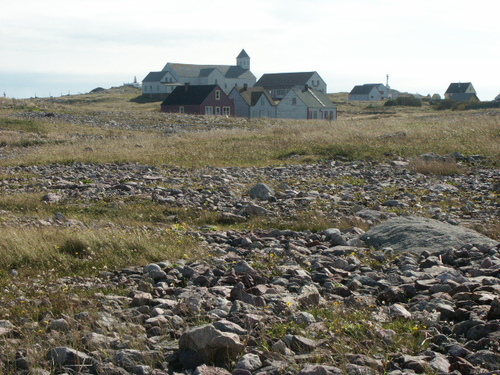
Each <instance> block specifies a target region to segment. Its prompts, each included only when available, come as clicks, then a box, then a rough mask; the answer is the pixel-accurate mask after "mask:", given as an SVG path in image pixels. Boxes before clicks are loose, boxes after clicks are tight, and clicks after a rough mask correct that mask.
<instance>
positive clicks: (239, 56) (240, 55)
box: [236, 49, 250, 59]
mask: <svg viewBox="0 0 500 375" xmlns="http://www.w3.org/2000/svg"><path fill="white" fill-rule="evenodd" d="M242 57H250V56H248V53H246V52H245V50H244V49H242V50H241V52H240V54H239V55H238V56H236V58H237V59H240V58H242Z"/></svg>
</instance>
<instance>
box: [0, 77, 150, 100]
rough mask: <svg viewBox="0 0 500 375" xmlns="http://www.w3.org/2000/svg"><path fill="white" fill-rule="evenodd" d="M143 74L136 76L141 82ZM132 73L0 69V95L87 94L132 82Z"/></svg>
mask: <svg viewBox="0 0 500 375" xmlns="http://www.w3.org/2000/svg"><path fill="white" fill-rule="evenodd" d="M143 78H144V77H142V76H137V80H138V81H139V82H140V81H141V80H142V79H143ZM133 80H134V76H131V77H126V76H123V75H115V76H113V75H85V76H82V75H70V74H55V73H54V74H40V73H11V72H8V73H6V72H2V71H0V96H5V97H7V98H12V99H27V98H48V97H59V96H64V95H75V94H86V93H88V92H90V91H92V90H93V89H95V88H97V87H103V88H110V87H117V86H122V85H123V84H124V83H130V82H133Z"/></svg>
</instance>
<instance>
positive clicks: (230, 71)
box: [163, 63, 255, 78]
mask: <svg viewBox="0 0 500 375" xmlns="http://www.w3.org/2000/svg"><path fill="white" fill-rule="evenodd" d="M169 65H170V67H172V69H174V70H175V72H176V73H177V74H178V75H179V76H181V77H206V76H207V75H209V74H210V73H212V72H213V71H214V70H218V71H220V72H221V74H222V75H223V76H224V77H226V78H255V76H254V75H253V74H252V72H250V70H248V69H243V68H242V67H240V66H237V65H195V64H179V63H168V64H167V65H165V67H164V68H163V70H167V69H168V66H169Z"/></svg>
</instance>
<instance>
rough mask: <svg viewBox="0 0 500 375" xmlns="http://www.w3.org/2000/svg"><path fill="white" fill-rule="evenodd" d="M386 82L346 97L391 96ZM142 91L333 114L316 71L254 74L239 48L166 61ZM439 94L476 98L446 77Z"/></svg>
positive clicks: (223, 104) (213, 108)
mask: <svg viewBox="0 0 500 375" xmlns="http://www.w3.org/2000/svg"><path fill="white" fill-rule="evenodd" d="M398 94H399V93H398V91H396V90H392V89H390V88H389V85H388V83H386V84H385V85H384V84H381V83H377V84H362V85H357V86H354V88H353V89H352V91H351V92H350V93H349V100H350V101H380V100H385V99H395V98H396V97H397V95H398ZM142 95H143V96H145V97H149V98H156V99H159V98H161V99H164V100H163V102H162V104H161V111H162V112H167V113H185V114H198V115H223V116H236V117H247V118H258V117H267V118H289V119H323V120H335V119H336V118H337V109H336V107H335V105H334V104H333V103H332V102H331V100H330V99H329V98H328V96H327V85H326V82H325V81H324V80H323V79H322V78H321V76H320V75H319V74H318V73H317V72H316V71H310V72H291V73H269V74H263V75H262V77H261V78H260V79H259V80H257V79H256V77H255V76H254V75H253V74H252V72H251V70H250V56H249V55H248V54H247V53H246V52H245V50H244V49H243V50H242V51H241V52H240V53H239V55H238V56H237V57H236V65H194V64H180V63H170V62H169V63H167V64H166V65H165V66H164V68H163V69H162V70H161V71H152V72H150V73H149V74H148V75H147V76H146V77H145V78H144V79H143V81H142ZM445 99H452V100H455V101H479V99H478V97H477V95H476V92H475V90H474V87H473V86H472V84H471V83H452V84H450V86H449V87H448V90H447V91H446V93H445Z"/></svg>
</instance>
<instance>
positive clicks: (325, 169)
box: [0, 160, 500, 375]
mask: <svg viewBox="0 0 500 375" xmlns="http://www.w3.org/2000/svg"><path fill="white" fill-rule="evenodd" d="M1 172H2V176H4V177H3V180H1V181H0V190H1V191H2V194H17V193H19V192H42V193H43V198H42V200H43V201H44V202H46V203H47V204H54V203H57V202H59V203H61V202H63V203H65V204H95V203H97V202H100V201H105V200H110V199H111V200H117V201H123V202H126V201H127V200H129V199H131V198H133V199H135V200H141V199H142V200H148V201H152V202H154V203H155V204H157V205H162V206H165V207H167V208H168V207H175V208H186V209H194V210H199V211H200V212H201V211H211V212H214V213H216V215H218V220H219V222H220V223H225V224H226V225H227V224H228V223H232V224H235V223H245V222H246V221H248V220H251V219H252V218H253V217H264V218H266V220H267V222H268V223H269V222H270V223H271V224H272V223H273V222H275V223H276V224H277V225H276V226H278V224H281V223H286V222H288V221H289V222H293V220H294V219H295V220H296V219H297V218H298V217H299V218H302V219H304V218H306V219H307V217H309V220H310V222H311V227H313V226H314V222H315V221H316V220H317V219H318V218H320V217H321V218H326V219H329V220H332V222H335V221H338V222H340V221H342V220H345V221H346V222H350V223H356V225H353V226H351V227H349V228H347V229H344V228H342V230H340V229H338V228H330V229H327V230H321V231H311V230H291V229H283V228H282V229H259V230H220V229H219V228H218V227H216V226H212V225H210V226H205V227H200V228H189V229H187V230H186V235H189V236H193V237H195V238H198V239H199V240H200V244H201V247H203V248H204V249H205V250H206V251H207V252H208V253H209V254H211V256H210V257H209V258H208V259H203V260H198V261H195V262H189V261H186V260H182V259H181V260H175V261H174V260H165V261H164V262H158V263H154V264H148V265H131V266H130V267H128V268H126V269H122V270H119V271H113V272H111V271H103V272H101V274H100V277H98V278H81V277H80V278H69V277H68V278H64V279H60V280H57V281H56V282H55V283H54V284H53V285H46V286H40V288H41V290H42V291H43V292H44V293H54V292H57V290H59V289H60V288H69V289H70V290H71V289H74V290H87V291H89V297H88V300H85V299H82V297H79V299H78V300H76V301H74V303H75V306H78V309H76V310H77V311H75V313H74V314H72V315H68V314H57V312H54V313H52V314H46V315H44V316H41V317H40V319H39V321H38V322H31V321H30V322H25V323H24V324H23V322H20V321H16V322H12V321H10V320H8V319H6V320H2V321H0V336H1V339H2V342H3V343H4V345H6V346H8V345H15V344H16V342H17V341H19V340H20V337H21V336H22V335H23V334H26V332H30V330H38V329H40V330H42V331H43V332H44V335H46V336H43V337H44V339H46V340H48V341H49V343H50V340H53V341H54V342H61V340H60V338H61V337H67V338H68V340H67V342H68V345H65V346H53V347H52V348H50V349H49V350H47V351H46V353H44V357H43V359H42V360H40V361H39V362H37V363H33V361H32V359H31V358H32V357H31V356H30V353H31V352H32V351H33V350H34V348H35V347H36V346H37V345H38V344H39V343H36V342H34V343H33V347H27V348H24V349H22V350H19V351H18V352H17V354H16V355H15V356H14V355H3V356H1V357H0V359H1V361H2V364H3V369H4V372H6V373H26V374H28V373H37V374H49V373H57V374H63V373H68V374H70V373H93V374H123V375H126V374H158V375H160V374H167V373H169V374H174V373H194V374H231V373H232V374H235V375H247V374H254V375H255V374H262V375H263V374H302V375H305V374H311V375H313V374H321V375H323V374H382V373H387V374H392V375H397V374H415V373H417V374H421V373H427V374H448V373H454V374H493V373H495V372H497V371H498V370H500V351H499V343H500V256H499V251H500V246H499V244H498V242H496V241H494V240H492V239H490V238H488V237H487V236H485V235H484V234H480V233H478V232H476V231H474V230H472V229H469V228H476V229H480V228H485V227H487V226H488V223H491V222H492V221H494V220H497V219H498V214H499V207H500V206H499V202H498V192H499V190H500V188H499V185H498V184H499V181H500V171H499V170H498V169H491V168H481V167H480V166H475V167H471V169H470V172H468V173H464V174H462V175H456V176H442V177H429V176H426V175H422V174H418V173H414V172H411V171H410V169H409V168H408V162H407V161H405V160H393V161H390V162H387V163H386V164H376V163H371V162H356V163H344V162H331V163H326V164H315V165H300V166H283V167H268V168H206V169H203V170H188V169H181V168H173V167H169V166H163V167H157V168H154V167H149V166H143V165H137V164H120V165H118V164H112V165H111V164H105V165H93V164H92V165H91V164H73V165H49V166H22V167H13V168H4V169H2V171H1ZM5 176H15V177H12V178H8V177H5ZM172 216H173V217H169V218H168V219H169V220H172V222H175V221H176V220H179V218H176V217H175V216H176V215H175V214H172ZM2 217H3V224H2V225H5V226H9V225H12V226H14V225H15V226H50V225H53V226H83V227H85V226H88V225H90V224H89V223H82V222H79V221H77V220H73V219H72V218H71V217H65V216H64V215H59V216H58V215H56V216H55V217H50V218H38V217H18V216H17V215H15V214H13V213H10V212H3V213H2ZM280 227H282V225H280ZM12 277H13V278H19V277H22V275H19V274H17V272H16V271H15V270H13V271H12ZM35 284H36V282H34V285H35ZM117 289H120V290H122V291H123V293H120V294H116V293H115V294H109V293H106V292H105V291H106V290H117ZM23 301H24V302H23ZM96 301H97V302H96ZM8 303H12V304H16V303H17V304H19V303H30V304H39V305H43V303H44V298H43V296H42V293H41V296H40V298H39V299H30V300H22V299H21V300H18V301H3V302H2V304H4V305H5V304H8ZM96 303H97V305H98V307H99V308H98V310H97V311H95V310H92V311H91V310H90V308H89V311H85V306H86V305H87V306H90V305H92V306H93V305H95V304H96ZM54 310H55V309H54ZM71 340H74V342H75V343H76V342H78V343H79V345H78V349H75V348H74V347H73V346H72V345H70V343H71V342H72V341H71Z"/></svg>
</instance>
